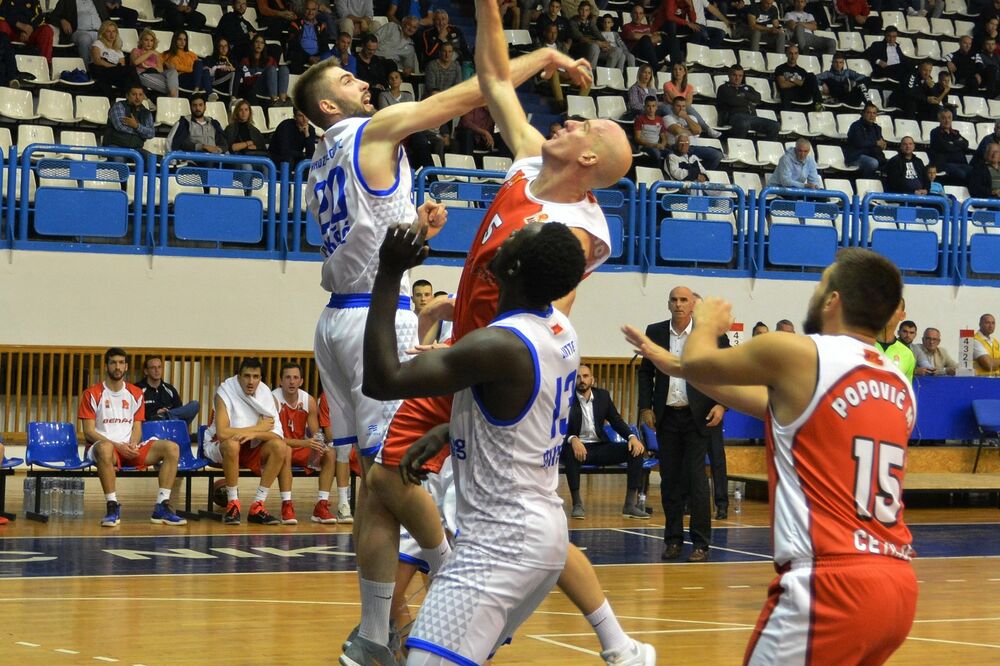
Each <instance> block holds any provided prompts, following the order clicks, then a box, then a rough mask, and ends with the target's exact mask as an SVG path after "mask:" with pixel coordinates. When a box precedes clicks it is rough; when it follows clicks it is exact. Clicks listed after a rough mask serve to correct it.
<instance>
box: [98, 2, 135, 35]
mask: <svg viewBox="0 0 1000 666" xmlns="http://www.w3.org/2000/svg"><path fill="white" fill-rule="evenodd" d="M104 8H105V9H107V10H108V17H109V18H111V20H113V21H114V22H115V23H117V24H118V27H119V28H131V29H134V28H136V27H137V26H138V25H139V12H137V11H135V10H134V9H129V8H128V7H123V6H122V0H104Z"/></svg>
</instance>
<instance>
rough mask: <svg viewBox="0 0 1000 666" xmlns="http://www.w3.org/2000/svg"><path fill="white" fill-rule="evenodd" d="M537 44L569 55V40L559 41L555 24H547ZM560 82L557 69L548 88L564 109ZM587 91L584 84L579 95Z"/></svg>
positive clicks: (550, 79)
mask: <svg viewBox="0 0 1000 666" xmlns="http://www.w3.org/2000/svg"><path fill="white" fill-rule="evenodd" d="M537 44H538V46H539V47H540V48H549V49H554V50H556V51H559V52H560V53H564V54H566V55H569V48H570V44H571V40H566V41H565V42H561V41H559V29H558V28H556V26H555V25H552V24H549V25H548V26H546V27H545V30H544V31H543V32H542V36H541V38H540V39H539V40H538V42H537ZM562 83H563V78H562V74H560V73H559V70H556V71H555V72H553V73H552V76H550V77H549V89H550V90H551V91H552V99H553V100H555V102H556V104H557V105H558V106H559V108H561V109H565V108H566V96H565V95H564V94H563V89H562ZM589 93H590V88H589V87H586V86H584V87H583V88H580V89H579V94H580V95H584V96H586V95H587V94H589ZM629 113H631V112H629ZM627 117H631V116H627Z"/></svg>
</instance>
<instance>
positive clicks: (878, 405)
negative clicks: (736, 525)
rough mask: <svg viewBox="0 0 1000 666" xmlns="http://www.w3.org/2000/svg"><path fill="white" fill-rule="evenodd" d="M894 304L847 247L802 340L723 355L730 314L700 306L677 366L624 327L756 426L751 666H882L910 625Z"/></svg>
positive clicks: (869, 257) (871, 263) (911, 579)
mask: <svg viewBox="0 0 1000 666" xmlns="http://www.w3.org/2000/svg"><path fill="white" fill-rule="evenodd" d="M901 297H902V279H901V278H900V274H899V271H898V270H897V269H896V267H895V266H894V265H893V264H892V263H891V262H889V261H888V260H887V259H885V258H884V257H881V256H879V255H877V254H875V253H874V252H870V251H868V250H863V249H860V248H850V249H846V250H841V251H840V252H839V253H838V254H837V260H836V262H834V264H833V265H831V266H830V267H828V268H827V269H826V270H825V271H824V273H823V277H822V279H821V280H820V283H819V286H818V287H817V288H816V291H815V293H814V294H813V297H812V300H811V301H810V302H809V311H808V314H807V317H806V321H805V333H806V334H807V335H805V336H798V335H776V334H765V335H760V336H757V337H756V338H753V339H752V340H751V341H750V342H748V343H746V344H743V345H740V346H739V347H733V348H732V349H718V348H717V345H716V338H715V336H717V335H719V334H721V333H725V331H727V330H729V324H730V320H731V318H732V317H731V312H730V306H729V304H728V303H725V302H723V301H721V300H719V299H706V300H705V301H703V302H702V303H700V304H699V305H697V306H696V307H695V311H694V320H695V326H694V329H693V331H692V333H691V336H690V338H689V339H688V341H687V344H686V345H685V347H684V352H683V355H682V356H681V359H680V363H679V367H678V363H677V359H676V357H674V356H672V355H671V354H670V353H669V352H666V351H665V350H664V349H663V348H662V347H658V346H656V345H654V344H652V343H651V342H650V341H649V339H648V338H646V336H644V335H643V334H641V333H640V332H639V331H638V330H636V329H633V328H631V327H625V329H624V330H625V333H626V339H627V340H628V341H629V342H631V343H632V344H633V345H634V346H635V347H636V348H637V350H638V351H639V352H640V353H642V354H643V355H644V356H646V357H647V358H649V359H650V360H651V361H652V362H653V363H654V364H656V365H657V366H658V367H660V369H661V370H663V371H664V372H667V373H668V374H677V375H678V376H683V377H684V378H685V379H687V380H688V381H691V382H694V383H695V384H697V385H698V386H699V388H703V390H705V391H706V392H707V393H709V394H710V395H711V396H712V397H713V398H715V399H716V400H719V401H720V402H722V403H723V404H726V405H728V406H731V407H733V408H734V409H737V410H739V411H742V412H745V413H747V414H751V415H753V416H757V417H758V418H761V419H764V420H765V424H766V429H765V436H766V444H767V456H768V486H769V488H770V504H771V535H772V540H773V544H774V564H775V569H776V570H777V572H778V577H777V578H776V579H775V580H774V582H773V583H772V584H771V587H770V589H769V592H768V599H767V603H766V604H765V606H764V609H763V611H762V612H761V615H760V618H759V619H758V621H757V626H756V628H755V629H754V632H753V636H752V637H751V639H750V644H749V645H748V646H747V650H746V655H745V657H744V662H745V663H746V664H754V665H758V664H782V665H783V666H785V665H794V664H881V663H883V662H885V661H886V660H887V659H888V658H889V657H890V655H892V653H893V652H894V651H895V650H896V648H898V647H899V645H900V644H901V643H902V642H903V641H904V640H905V639H906V635H907V634H908V633H909V630H910V626H911V625H912V624H913V616H914V614H915V612H916V604H917V581H916V576H915V575H914V572H913V568H912V566H911V565H910V560H911V558H912V557H913V556H914V551H913V546H912V538H911V536H910V531H909V529H907V527H906V524H905V523H904V522H903V503H902V494H903V477H904V466H905V461H906V448H907V442H908V440H909V436H910V431H911V430H912V428H913V424H914V422H915V420H916V402H915V401H914V397H913V392H912V389H911V387H910V383H909V381H908V380H907V379H906V377H905V376H904V375H903V374H902V373H900V371H899V370H898V369H897V368H896V366H895V365H893V363H892V362H891V361H890V360H889V359H887V358H886V357H885V356H884V355H883V354H882V353H881V352H879V351H878V349H877V348H876V347H875V346H874V345H875V335H876V334H877V333H878V332H879V331H880V330H882V327H883V326H884V325H885V323H886V322H887V321H888V320H889V317H890V316H892V314H893V312H894V311H895V310H896V307H897V306H898V305H899V303H900V299H901Z"/></svg>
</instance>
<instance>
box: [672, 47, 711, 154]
mask: <svg viewBox="0 0 1000 666" xmlns="http://www.w3.org/2000/svg"><path fill="white" fill-rule="evenodd" d="M696 92H697V91H696V90H695V89H694V86H693V85H691V84H690V83H689V82H688V70H687V65H685V64H684V63H682V62H678V63H675V64H674V65H673V66H672V67H671V68H670V80H669V81H667V82H666V83H664V84H663V100H664V101H665V102H666V103H667V104H668V105H669V104H670V103H671V102H673V100H674V98H676V97H683V98H684V101H686V102H687V107H686V108H687V112H688V115H690V116H691V117H692V118H694V119H695V120H696V121H697V122H698V124H699V125H701V130H702V133H703V134H705V135H706V136H707V137H709V138H711V139H717V138H719V137H720V136H721V134H719V132H718V131H716V130H715V129H713V128H712V127H711V126H710V125H709V124H708V123H707V122H705V119H704V118H702V117H701V114H699V113H698V112H697V111H695V110H694V109H693V108H691V105H692V104H694V95H695V93H696Z"/></svg>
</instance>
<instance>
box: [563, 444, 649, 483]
mask: <svg viewBox="0 0 1000 666" xmlns="http://www.w3.org/2000/svg"><path fill="white" fill-rule="evenodd" d="M583 445H584V446H585V447H586V448H587V457H586V458H585V459H584V460H582V461H581V460H577V459H576V456H575V455H573V446H572V445H570V444H564V445H563V448H562V457H563V465H565V467H566V483H567V484H569V489H570V492H572V493H576V492H577V491H579V490H580V468H581V467H582V466H583V465H597V466H598V467H604V466H606V465H620V464H622V463H628V471H627V474H628V487H627V489H628V490H639V489H640V488H642V456H633V455H632V454H631V453H629V451H628V444H613V443H611V442H593V443H587V442H584V444H583Z"/></svg>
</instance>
